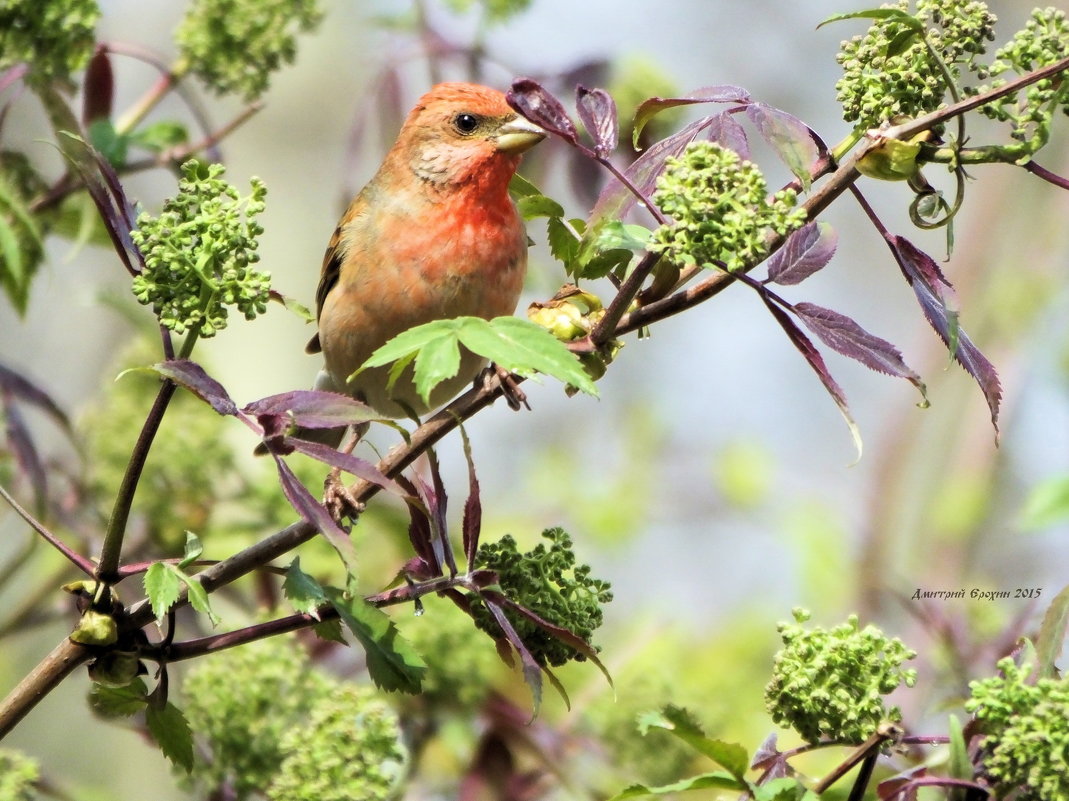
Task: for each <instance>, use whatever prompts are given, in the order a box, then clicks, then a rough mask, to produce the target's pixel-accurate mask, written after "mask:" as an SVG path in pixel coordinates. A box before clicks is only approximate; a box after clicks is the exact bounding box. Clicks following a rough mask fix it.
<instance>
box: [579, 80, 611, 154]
mask: <svg viewBox="0 0 1069 801" xmlns="http://www.w3.org/2000/svg"><path fill="white" fill-rule="evenodd" d="M575 101H576V102H575V106H576V110H577V111H578V112H579V119H580V120H582V122H583V126H584V127H585V128H586V130H587V133H589V134H590V136H591V138H592V139H593V140H594V152H595V153H597V154H598V155H599V156H601V157H602V158H605V157H606V156H608V155H609V154H610V153H612V152H613V151H614V150H615V149H616V143H617V139H618V138H619V128H618V124H617V120H616V101H614V100H613V99H612V96H610V95H609V93H608V92H606V91H605V90H604V89H587V88H586V87H585V86H583V85H579V86H578V87H576V90H575Z"/></svg>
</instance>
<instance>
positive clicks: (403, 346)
mask: <svg viewBox="0 0 1069 801" xmlns="http://www.w3.org/2000/svg"><path fill="white" fill-rule="evenodd" d="M459 319H463V318H457V319H455V320H435V321H434V322H432V323H424V324H423V325H417V326H416V327H415V328H409V329H408V330H407V331H403V332H402V333H400V334H398V335H397V336H395V337H394V338H393V339H391V340H390V341H389V342H387V343H386V344H385V345H383V346H382V347H380V348H379V349H378V350H376V351H375V352H374V353H372V354H371V355H370V356H369V357H368V360H367V361H366V362H364V363H363V365H361V367H360V369H361V370H363V369H365V368H367V367H381V366H382V365H384V364H389V363H390V362H394V361H397V360H398V359H403V358H405V357H406V356H411V355H412V354H415V353H419V352H420V351H421V350H422V349H423V348H425V347H426V346H427V344H428V343H430V342H433V341H434V340H435V339H438V338H439V337H443V336H446V337H449V336H452V337H456V329H457V327H458V320H459ZM357 372H359V370H358V371H357Z"/></svg>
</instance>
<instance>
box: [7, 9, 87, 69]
mask: <svg viewBox="0 0 1069 801" xmlns="http://www.w3.org/2000/svg"><path fill="white" fill-rule="evenodd" d="M98 19H100V8H99V7H98V6H97V4H96V0H8V1H7V2H5V3H3V5H2V6H0V71H2V70H6V69H7V68H8V67H11V66H13V65H15V64H18V63H20V62H26V63H27V64H29V65H30V66H31V69H32V71H33V75H34V76H35V77H37V78H40V79H43V80H49V79H52V78H67V77H68V76H69V75H70V74H71V73H72V72H75V71H77V70H80V69H81V68H82V67H84V66H85V65H86V62H88V61H89V57H90V56H91V55H92V54H93V46H94V43H95V41H96V39H95V36H94V29H95V28H96V24H97V20H98Z"/></svg>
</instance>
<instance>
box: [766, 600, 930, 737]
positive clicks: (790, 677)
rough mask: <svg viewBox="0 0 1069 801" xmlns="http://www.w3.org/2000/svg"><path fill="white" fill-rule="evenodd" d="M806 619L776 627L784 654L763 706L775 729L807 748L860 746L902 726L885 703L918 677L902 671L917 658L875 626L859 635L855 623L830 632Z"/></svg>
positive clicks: (803, 615) (801, 615)
mask: <svg viewBox="0 0 1069 801" xmlns="http://www.w3.org/2000/svg"><path fill="white" fill-rule="evenodd" d="M808 619H809V613H808V612H806V611H804V610H801V609H796V610H794V620H795V622H794V623H781V624H780V625H779V633H780V637H781V638H782V640H783V648H782V649H780V651H779V652H778V653H777V654H776V658H775V663H774V664H773V667H772V680H771V681H770V682H769V683H768V686H767V687H765V706H766V708H767V709H768V712H769V714H770V715H771V716H772V720H773V721H775V722H776V723H777V724H780V725H786V726H789V727H791V728H793V729H794V730H795V731H796V732H798V734H800V735H801V736H802V738H803V739H805V740H806V742H810V743H815V742H818V741H819V740H821V739H829V740H834V741H837V742H845V743H850V744H858V743H862V742H864V741H865V739H866V738H867V737H869V736H870V735H871V734H873V733H874V732H875V731H876V729H877V727H878V726H879V725H880V723H881V722H883V721H885V720H889V721H893V722H897V721H899V720H901V719H902V713H901V710H899V708H898V707H897V706H894V707H891V708H890V709H887V708H885V706H884V703H883V696H885V695H887V694H888V693H890V692H892V691H893V690H895V689H897V688H898V686H899V685H901V684H905V685H906V686H907V687H912V686H913V684H914V682H916V680H917V671H916V670H913V669H912V668H910V669H905V670H903V669H902V667H901V665H902V663H903V662H905V661H906V660H907V659H912V658H913V657H915V656H916V655H917V654H916V652H915V651H911V650H910V649H908V648H906V646H905V645H903V644H902V641H901V640H899V639H898V638H889V637H887V636H886V635H885V634H884V633H883V632H882V631H880V630H879V629H877V628H876V627H874V626H866V627H865V628H864V630H862V629H861V628H860V627H859V624H858V619H857V616H856V615H851V616H850V617H849V618H847V621H846V622H845V623H843V624H841V625H839V626H836V627H835V628H833V629H830V630H826V629H822V628H820V627H813V628H806V627H804V626H803V625H802V624H803V623H805V622H806V621H807V620H808Z"/></svg>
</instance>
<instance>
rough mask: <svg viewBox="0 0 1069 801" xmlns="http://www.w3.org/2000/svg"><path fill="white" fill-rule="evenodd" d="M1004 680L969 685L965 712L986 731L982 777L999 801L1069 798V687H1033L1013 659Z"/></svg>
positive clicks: (1048, 682) (1003, 666)
mask: <svg viewBox="0 0 1069 801" xmlns="http://www.w3.org/2000/svg"><path fill="white" fill-rule="evenodd" d="M998 669H999V671H1000V672H1001V673H1002V675H1001V676H995V677H992V678H987V679H982V680H980V681H974V682H971V683H970V684H969V689H970V690H971V692H972V697H971V698H970V699H969V700H968V701H966V702H965V708H966V709H967V710H968V711H969V712H972V713H973V714H975V715H976V717H977V719H978V720H979V721H980V726H981V731H983V733H984V734H985V737H984V740H983V743H982V755H983V756H982V758H983V771H984V773H985V774H986V775H987V776H989V777H990V778H991V779H992V780H993V782H994V784H995V790H996V794H997V795H998V797H999V798H1005V797H1008V795H1010V794H1012V792H1013V791H1014V790H1017V791H1018V794H1016V795H1014V796H1013V797H1014V798H1016V799H1018V801H1047V800H1048V799H1052V798H1067V797H1069V682H1066V681H1065V680H1064V679H1053V678H1041V679H1039V680H1038V681H1037V682H1036V683H1035V684H1028V683H1027V679H1028V675H1029V673H1030V672H1031V668H1030V667H1018V666H1017V665H1016V664H1014V661H1013V659H1012V658H1010V657H1006V658H1005V659H1002V660H1000V661H999V663H998Z"/></svg>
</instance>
